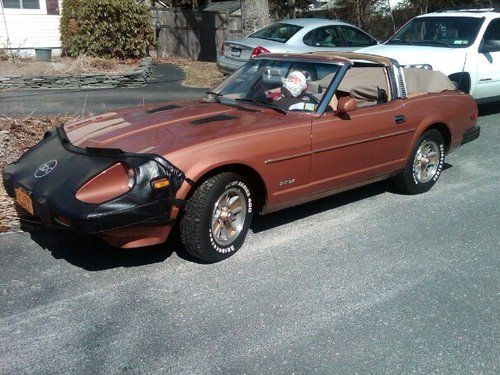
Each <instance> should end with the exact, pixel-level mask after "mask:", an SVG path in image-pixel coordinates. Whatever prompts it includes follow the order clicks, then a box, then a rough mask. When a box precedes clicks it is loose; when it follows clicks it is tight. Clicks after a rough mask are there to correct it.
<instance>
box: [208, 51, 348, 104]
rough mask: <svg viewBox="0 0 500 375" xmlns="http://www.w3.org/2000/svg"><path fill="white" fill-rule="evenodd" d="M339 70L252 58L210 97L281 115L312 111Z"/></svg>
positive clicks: (337, 67) (324, 65)
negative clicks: (261, 107)
mask: <svg viewBox="0 0 500 375" xmlns="http://www.w3.org/2000/svg"><path fill="white" fill-rule="evenodd" d="M340 68H341V65H340V64H336V63H318V62H311V61H303V60H290V59H289V60H279V59H271V58H255V59H252V60H250V61H249V62H247V63H246V64H245V65H244V66H242V67H241V68H240V69H239V70H237V71H236V72H235V73H234V74H233V75H231V76H230V77H229V78H228V79H227V80H225V81H224V82H223V83H222V84H221V85H220V86H219V87H217V88H216V89H215V90H214V92H212V93H210V95H211V96H212V97H214V98H216V99H217V100H225V99H230V100H234V101H238V102H242V103H248V104H251V105H252V104H253V105H258V106H266V107H270V108H274V109H276V110H278V111H280V112H287V111H300V112H315V111H316V109H317V107H318V105H319V103H320V102H321V100H322V98H323V95H324V94H325V92H326V91H327V89H328V87H329V85H330V83H331V82H332V80H333V78H334V77H335V75H336V74H337V72H338V71H339V70H340Z"/></svg>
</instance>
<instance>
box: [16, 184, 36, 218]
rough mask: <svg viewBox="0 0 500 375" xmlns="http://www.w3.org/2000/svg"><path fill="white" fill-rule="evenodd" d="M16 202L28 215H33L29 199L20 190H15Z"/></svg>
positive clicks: (31, 203)
mask: <svg viewBox="0 0 500 375" xmlns="http://www.w3.org/2000/svg"><path fill="white" fill-rule="evenodd" d="M16 202H17V203H18V204H19V205H20V206H21V207H22V208H24V209H25V210H26V211H28V212H29V213H30V214H32V215H34V214H35V211H34V210H33V202H32V201H31V197H30V196H29V195H28V193H26V192H25V191H24V190H23V189H21V188H16Z"/></svg>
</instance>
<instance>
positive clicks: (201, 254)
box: [180, 172, 252, 262]
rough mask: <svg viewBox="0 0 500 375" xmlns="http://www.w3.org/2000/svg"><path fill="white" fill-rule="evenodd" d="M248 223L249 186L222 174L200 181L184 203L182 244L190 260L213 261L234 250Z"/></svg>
mask: <svg viewBox="0 0 500 375" xmlns="http://www.w3.org/2000/svg"><path fill="white" fill-rule="evenodd" d="M251 221H252V198H251V191H250V188H249V184H248V183H247V182H246V180H245V179H244V178H243V177H241V176H240V175H238V174H236V173H232V172H224V173H221V174H218V175H216V176H213V177H211V178H209V179H208V180H206V181H205V182H203V183H202V184H201V185H200V186H199V187H198V188H197V189H196V191H195V192H194V194H193V195H192V196H191V198H190V199H189V200H188V202H187V204H186V210H185V214H184V216H183V218H182V220H181V223H180V230H181V237H182V242H183V244H184V246H185V248H186V251H187V252H188V253H190V254H191V255H193V256H194V257H196V258H200V259H203V260H206V261H209V262H217V261H220V260H223V259H225V258H227V257H229V256H231V255H233V254H234V253H235V252H236V251H238V249H239V248H240V247H241V245H242V244H243V241H244V240H245V237H246V234H247V232H248V228H249V227H250V223H251Z"/></svg>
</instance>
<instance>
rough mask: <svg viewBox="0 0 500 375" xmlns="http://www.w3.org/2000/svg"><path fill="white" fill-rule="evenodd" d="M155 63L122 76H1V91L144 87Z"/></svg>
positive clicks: (148, 60)
mask: <svg viewBox="0 0 500 375" xmlns="http://www.w3.org/2000/svg"><path fill="white" fill-rule="evenodd" d="M152 70H153V63H152V59H151V58H150V57H147V58H145V59H143V60H142V61H141V63H140V64H139V66H138V67H137V68H135V69H134V70H131V71H129V72H125V73H121V74H81V75H74V76H32V77H22V76H6V77H1V76H0V89H102V88H113V87H139V86H144V85H145V84H146V83H147V81H148V78H149V76H150V75H151V72H152Z"/></svg>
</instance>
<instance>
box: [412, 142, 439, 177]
mask: <svg viewBox="0 0 500 375" xmlns="http://www.w3.org/2000/svg"><path fill="white" fill-rule="evenodd" d="M440 156H441V155H440V151H439V146H438V144H437V143H436V142H434V141H429V140H428V141H425V142H423V143H422V144H421V145H420V147H419V148H418V150H417V154H416V155H415V160H414V161H413V175H414V176H415V179H416V180H417V181H418V182H419V183H421V184H425V183H426V182H429V181H430V180H431V179H432V178H433V177H434V176H435V175H436V172H437V170H438V167H439V158H440Z"/></svg>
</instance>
